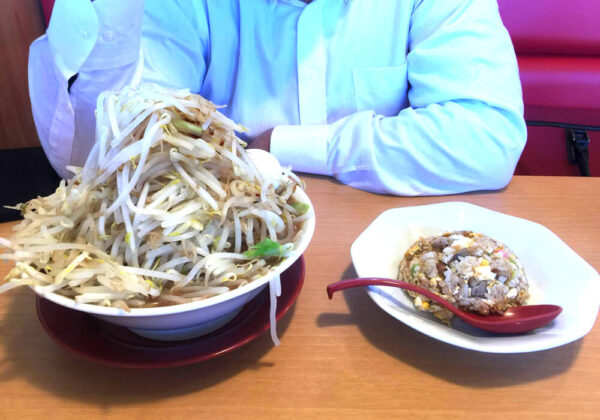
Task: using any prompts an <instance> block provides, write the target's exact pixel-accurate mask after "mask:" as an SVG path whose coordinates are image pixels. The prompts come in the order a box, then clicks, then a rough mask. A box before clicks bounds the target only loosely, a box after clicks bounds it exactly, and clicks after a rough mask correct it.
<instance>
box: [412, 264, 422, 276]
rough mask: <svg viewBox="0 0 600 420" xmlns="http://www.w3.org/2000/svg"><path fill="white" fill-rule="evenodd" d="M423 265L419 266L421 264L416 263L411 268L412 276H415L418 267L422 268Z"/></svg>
mask: <svg viewBox="0 0 600 420" xmlns="http://www.w3.org/2000/svg"><path fill="white" fill-rule="evenodd" d="M420 268H421V267H420V266H419V264H414V265H413V266H412V267H411V268H410V275H411V276H412V277H414V276H415V273H416V272H417V269H420Z"/></svg>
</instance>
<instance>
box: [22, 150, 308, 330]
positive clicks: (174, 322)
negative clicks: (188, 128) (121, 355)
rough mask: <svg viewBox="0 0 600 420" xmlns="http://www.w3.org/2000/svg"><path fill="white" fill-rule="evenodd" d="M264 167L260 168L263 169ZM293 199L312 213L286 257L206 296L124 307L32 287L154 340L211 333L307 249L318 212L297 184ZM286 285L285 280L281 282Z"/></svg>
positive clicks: (266, 160)
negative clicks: (260, 272) (253, 277)
mask: <svg viewBox="0 0 600 420" xmlns="http://www.w3.org/2000/svg"><path fill="white" fill-rule="evenodd" d="M256 155H257V156H259V157H255V156H254V155H253V156H252V159H253V160H254V161H255V162H256V163H257V164H259V165H257V166H259V167H261V166H262V167H264V168H265V169H264V170H272V169H273V165H275V169H276V167H277V165H279V163H277V162H276V160H275V161H273V158H272V157H271V156H272V155H270V154H266V155H265V154H264V153H263V154H260V153H258V154H256ZM262 171H263V169H262V168H261V172H262ZM292 198H293V200H294V201H297V202H301V203H306V204H308V206H309V210H308V212H309V217H308V218H307V219H306V220H305V221H304V222H302V224H301V226H300V228H299V230H298V232H297V234H296V235H295V240H294V248H293V249H292V250H291V251H290V254H289V256H288V257H287V258H285V259H283V260H282V261H281V262H279V263H278V264H276V265H273V266H271V268H270V269H269V271H268V273H267V274H265V275H263V276H262V277H259V278H258V279H256V280H254V281H252V282H250V283H248V284H246V285H244V286H241V287H238V288H236V289H233V290H230V291H228V292H226V293H223V294H220V295H217V296H213V297H210V298H207V299H204V300H200V301H195V302H190V303H181V304H176V305H171V306H159V307H149V308H131V309H129V311H125V310H123V309H120V308H115V307H105V306H100V305H94V304H87V303H79V302H76V301H75V300H73V299H71V298H68V297H65V296H62V295H60V294H57V293H54V292H45V291H44V289H43V287H41V286H35V287H33V290H34V291H35V292H36V293H37V294H38V295H39V296H41V297H43V298H45V299H48V300H50V301H52V302H54V303H56V304H59V305H61V306H64V307H67V308H69V309H73V310H77V311H82V312H85V313H87V314H89V315H92V316H94V317H96V318H98V319H101V320H103V321H106V322H108V323H111V324H115V325H119V326H122V327H126V328H129V329H130V330H131V331H133V332H134V333H136V334H138V335H141V336H144V337H147V338H150V339H155V340H167V341H169V340H183V339H188V338H193V337H198V336H201V335H204V334H208V333H210V332H212V331H214V330H216V329H218V328H220V327H222V326H224V325H226V324H227V323H228V322H229V321H231V320H232V319H233V318H234V317H235V316H236V315H237V314H238V313H239V312H240V311H241V310H242V308H243V307H244V305H246V304H247V303H248V302H250V301H251V300H252V299H253V298H254V297H256V296H257V295H258V294H259V293H260V292H261V291H262V290H263V289H264V288H265V287H267V286H268V285H269V283H270V282H277V281H279V276H280V274H281V273H282V272H284V271H285V270H286V269H288V268H289V267H290V266H291V265H292V264H293V263H294V262H296V261H297V260H298V259H299V258H300V256H301V255H302V254H303V253H304V251H305V250H306V248H307V247H308V244H309V243H310V240H311V239H312V236H313V233H314V230H315V214H314V209H313V206H312V203H311V202H310V199H309V198H308V196H307V195H306V193H305V192H304V191H303V190H302V189H300V188H297V189H296V191H295V192H294V194H293V196H292ZM281 287H282V288H285V284H282V285H281Z"/></svg>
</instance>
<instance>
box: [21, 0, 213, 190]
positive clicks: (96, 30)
mask: <svg viewBox="0 0 600 420" xmlns="http://www.w3.org/2000/svg"><path fill="white" fill-rule="evenodd" d="M201 7H203V6H202V2H195V1H193V0H180V1H168V2H162V1H160V0H146V1H145V2H144V0H127V1H122V0H96V1H94V2H90V1H89V0H57V1H56V3H55V5H54V9H53V12H52V19H51V21H50V25H49V27H48V31H47V33H46V35H44V36H42V37H41V38H39V39H37V40H36V41H34V42H33V44H32V45H31V47H30V52H29V93H30V99H31V105H32V111H33V117H34V121H35V124H36V128H37V132H38V136H39V138H40V142H41V144H42V147H43V148H44V151H45V153H46V155H47V156H48V159H49V160H50V163H51V164H52V166H53V167H54V169H55V170H56V171H57V172H58V174H59V175H60V176H62V177H65V178H66V177H69V176H70V175H71V174H70V172H69V171H68V170H67V169H66V166H68V165H77V166H81V165H83V163H84V162H85V159H86V157H87V155H88V152H89V150H90V149H91V147H92V145H93V143H94V141H95V117H94V111H95V109H96V99H97V97H98V95H99V93H100V92H102V91H104V90H109V89H112V90H115V89H120V88H122V87H123V86H124V85H126V84H132V83H133V84H135V83H138V82H140V81H142V80H143V81H152V82H156V83H161V84H164V85H171V86H176V87H187V88H190V89H191V90H195V91H197V90H199V88H200V84H201V82H202V79H203V74H204V72H205V66H204V49H203V46H202V42H201V39H206V37H203V38H202V37H201V35H202V34H199V35H198V36H194V35H190V34H195V33H199V32H202V31H203V30H206V27H205V25H202V24H201V22H200V20H199V18H198V17H199V14H198V13H194V12H195V11H196V10H197V8H201ZM173 26H177V28H178V29H179V30H177V31H175V30H173ZM184 37H185V38H187V39H184ZM196 39H197V40H196ZM189 40H193V41H191V42H190V41H189Z"/></svg>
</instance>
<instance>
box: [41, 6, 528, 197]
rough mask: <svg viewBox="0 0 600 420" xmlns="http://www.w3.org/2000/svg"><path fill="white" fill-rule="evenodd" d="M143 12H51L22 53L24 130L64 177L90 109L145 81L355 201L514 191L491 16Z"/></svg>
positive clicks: (510, 137)
mask: <svg viewBox="0 0 600 420" xmlns="http://www.w3.org/2000/svg"><path fill="white" fill-rule="evenodd" d="M142 9H144V2H143V1H142V0H129V1H127V2H123V1H121V0H96V1H95V2H93V3H90V2H89V1H88V0H58V1H57V2H56V5H55V10H54V16H53V19H52V22H51V24H50V28H49V31H48V34H47V35H46V36H44V37H42V38H40V39H38V40H37V41H36V42H34V44H33V45H32V48H31V54H30V67H29V69H30V88H31V89H30V90H31V98H32V105H33V111H34V117H35V120H36V124H37V127H38V132H39V134H40V138H41V141H42V144H43V145H44V148H45V150H46V152H47V154H48V156H49V158H50V160H51V162H52V163H53V165H54V166H55V168H56V169H57V170H58V171H59V172H60V173H61V174H63V175H64V174H65V171H64V166H65V165H66V164H72V163H75V164H82V163H83V161H84V160H85V156H86V154H87V152H88V151H89V148H90V147H91V142H92V141H93V140H92V139H93V134H92V133H93V129H94V121H93V108H94V106H95V98H96V96H97V94H98V93H99V92H100V91H101V90H104V89H108V88H112V89H116V88H120V87H121V86H123V85H124V84H127V83H131V82H137V81H140V80H142V81H153V82H158V83H161V84H164V85H168V86H174V87H188V88H190V89H191V90H192V91H194V92H199V93H200V94H202V95H203V96H205V97H207V98H208V99H210V100H211V101H213V102H215V103H217V104H222V105H227V107H226V108H225V109H224V110H222V111H223V112H224V113H225V114H226V115H228V116H229V117H231V118H232V119H234V120H235V121H237V122H240V123H241V124H243V125H245V126H246V127H248V128H249V129H250V131H249V132H248V137H249V138H250V139H251V138H252V137H253V136H255V135H258V134H260V133H261V132H263V131H264V130H267V129H269V128H272V127H275V130H274V132H273V135H272V138H271V152H272V153H273V154H274V155H275V156H276V157H277V158H278V159H279V161H280V162H281V164H282V165H286V166H287V165H291V166H292V168H293V169H294V170H295V171H302V172H310V173H316V174H324V175H331V176H334V177H336V178H337V179H339V180H340V181H342V182H344V183H346V184H349V185H351V186H353V187H356V188H360V189H365V190H370V191H375V192H388V193H393V194H400V195H421V194H448V193H459V192H464V191H470V190H479V189H497V188H501V187H503V186H505V185H506V184H507V183H508V182H509V181H510V179H511V176H512V173H513V171H514V167H515V165H516V163H517V160H518V158H519V156H520V153H521V151H522V149H523V147H524V144H525V137H526V129H525V124H524V121H523V117H522V113H523V104H522V94H521V87H520V82H519V75H518V69H517V64H516V59H515V54H514V50H513V48H512V44H511V41H510V38H509V36H508V33H507V31H506V30H505V28H504V27H503V25H502V22H501V20H500V17H499V14H498V7H497V3H496V1H495V0H443V1H440V0H314V1H313V2H311V3H310V4H308V5H307V4H305V3H304V2H302V1H299V0H202V1H200V0H198V1H192V0H187V1H186V0H179V1H159V0H146V2H145V10H142ZM140 34H141V38H140ZM76 73H78V74H79V76H78V79H77V81H76V82H75V83H74V84H73V86H72V89H71V91H70V93H69V92H68V90H67V80H68V79H69V78H70V77H71V76H73V75H74V74H76ZM49 83H51V84H52V83H53V84H52V86H55V87H54V88H52V89H48V88H47V86H49ZM44 86H45V87H44ZM49 90H50V92H49Z"/></svg>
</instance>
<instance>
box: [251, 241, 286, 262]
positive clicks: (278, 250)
mask: <svg viewBox="0 0 600 420" xmlns="http://www.w3.org/2000/svg"><path fill="white" fill-rule="evenodd" d="M284 252H285V248H284V247H283V246H282V245H281V244H279V243H277V242H275V241H273V240H271V239H269V238H265V239H263V240H262V241H260V242H259V243H257V244H256V245H254V246H251V247H250V248H249V249H248V250H247V251H245V252H244V255H245V256H246V257H249V258H259V257H282V256H283V254H284Z"/></svg>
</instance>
